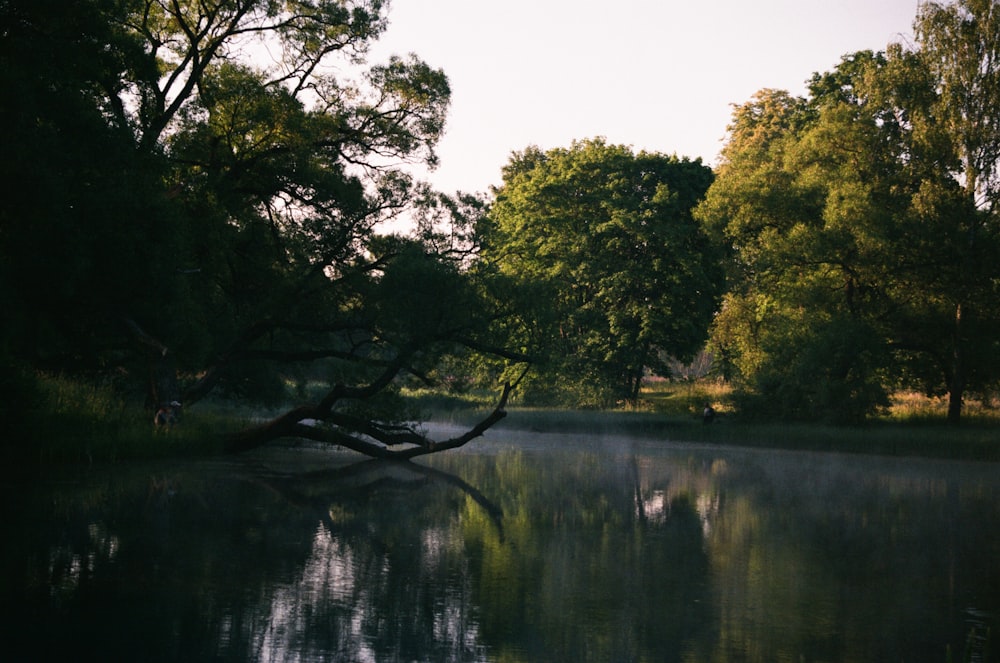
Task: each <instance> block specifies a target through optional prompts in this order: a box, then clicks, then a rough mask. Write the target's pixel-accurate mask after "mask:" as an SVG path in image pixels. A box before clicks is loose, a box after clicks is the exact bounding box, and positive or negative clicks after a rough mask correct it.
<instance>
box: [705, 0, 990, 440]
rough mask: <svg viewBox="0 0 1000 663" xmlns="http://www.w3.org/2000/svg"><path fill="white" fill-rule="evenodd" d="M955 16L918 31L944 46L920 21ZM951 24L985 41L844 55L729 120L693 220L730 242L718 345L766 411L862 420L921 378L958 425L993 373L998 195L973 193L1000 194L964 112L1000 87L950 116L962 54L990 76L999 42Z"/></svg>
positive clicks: (967, 94)
mask: <svg viewBox="0 0 1000 663" xmlns="http://www.w3.org/2000/svg"><path fill="white" fill-rule="evenodd" d="M935 7H936V8H935ZM952 9H955V8H952ZM951 11H952V10H947V11H946V10H944V9H942V8H940V7H938V6H935V5H927V6H925V8H924V9H923V10H922V14H921V16H919V17H918V21H917V25H918V36H919V37H920V39H921V40H922V41H923V42H927V43H930V42H933V41H934V39H938V40H941V39H944V37H943V36H941V35H939V36H938V37H935V38H933V39H931V38H930V37H929V36H928V35H929V32H928V30H929V27H928V26H930V25H937V26H939V27H940V26H941V25H942V20H943V19H942V14H941V13H940V12H944V15H949V16H954V15H953V14H952V13H951ZM966 11H967V12H972V11H973V10H972V9H971V8H966V9H963V10H962V12H966ZM979 11H980V12H982V11H985V9H984V7H980V8H979ZM962 12H959V13H962ZM980 23H985V20H983V21H981V22H980ZM943 24H944V25H951V28H950V29H951V30H952V32H953V33H954V34H955V35H958V34H959V33H961V34H963V35H964V37H963V39H966V40H969V39H971V35H972V34H973V33H976V31H977V30H979V34H980V36H981V37H982V38H983V40H984V42H982V43H978V44H974V41H975V40H972V41H967V43H966V44H965V45H964V46H963V45H960V44H958V43H955V42H949V44H950V45H948V46H943V45H940V44H939V46H935V47H926V46H925V47H923V48H921V49H919V50H915V51H906V50H904V49H903V48H902V47H900V46H896V45H894V46H890V48H889V49H888V51H887V52H886V53H877V54H873V53H870V52H862V53H856V54H853V55H851V56H845V57H844V58H843V60H842V62H841V64H840V66H839V67H838V68H837V69H836V70H834V71H833V72H829V73H826V74H823V75H815V76H814V77H813V79H812V81H811V83H810V93H811V96H810V98H809V99H801V100H791V99H790V98H789V97H788V95H787V93H780V92H777V93H776V92H764V93H761V94H760V95H759V96H758V97H757V98H756V99H755V100H754V101H753V102H751V103H749V104H747V105H745V106H743V107H741V108H739V109H738V110H737V112H736V113H735V114H734V123H733V125H732V127H731V138H730V141H729V143H728V144H727V146H726V150H725V152H724V156H725V159H724V163H723V164H722V166H721V167H720V169H719V173H718V178H717V179H716V182H715V184H714V185H713V187H712V189H711V190H710V191H709V193H708V196H707V198H706V202H705V204H704V205H703V206H702V207H701V208H700V209H699V215H700V216H701V218H703V219H704V220H705V221H706V223H707V224H708V226H709V227H711V228H713V229H714V231H715V232H716V233H718V234H719V236H720V237H722V238H723V239H724V241H725V242H726V243H727V244H728V245H730V246H732V247H733V252H732V259H733V260H732V269H731V273H732V276H733V277H734V278H733V281H732V283H733V287H732V289H731V292H730V294H729V295H728V296H727V299H726V301H725V303H724V305H723V309H722V312H721V313H720V315H719V317H718V318H717V320H716V322H715V326H714V333H713V342H714V344H715V347H716V349H717V350H718V351H719V354H721V355H723V356H725V357H727V358H732V361H733V363H734V364H735V365H736V366H737V367H738V368H740V369H742V373H743V376H744V378H747V379H748V382H749V383H750V385H751V386H752V387H753V388H754V389H755V390H756V395H757V396H758V397H759V399H760V402H755V403H754V404H753V405H754V407H756V408H760V409H763V410H770V411H771V412H776V413H781V414H783V415H785V416H788V415H799V416H808V417H817V416H819V417H826V418H833V419H837V420H860V419H863V418H864V417H865V416H867V415H868V414H871V413H872V412H874V411H876V410H877V409H878V407H880V406H881V405H883V404H884V403H885V402H886V391H887V390H888V389H889V388H892V387H893V386H896V385H899V384H907V383H909V384H912V383H913V382H914V380H916V381H918V382H919V383H920V384H921V385H922V386H923V387H924V388H926V389H927V390H928V391H932V392H936V391H938V390H939V389H941V390H943V391H945V392H948V393H949V394H950V403H949V413H948V418H949V420H951V421H953V422H957V421H958V420H959V417H960V412H961V402H962V398H963V393H964V391H965V389H966V388H968V386H969V385H971V384H975V385H977V386H978V387H979V388H983V387H984V386H986V385H987V384H988V383H989V382H990V381H991V380H995V379H996V376H997V375H998V373H997V370H996V368H997V367H996V362H995V361H993V359H992V356H993V355H994V354H995V353H994V349H995V347H996V343H997V337H996V334H995V332H994V331H993V330H994V329H995V327H996V322H997V321H1000V315H998V311H997V309H996V307H995V306H994V305H992V302H994V301H995V300H996V286H997V282H998V278H997V277H998V274H997V272H996V267H995V266H996V265H997V257H998V255H1000V254H998V249H1000V243H998V242H997V239H998V237H997V234H996V230H995V226H996V224H995V223H994V222H993V221H992V215H993V212H992V203H983V202H977V196H984V197H983V198H982V200H983V201H989V200H992V198H993V197H994V194H993V193H990V189H989V184H988V183H989V182H990V181H991V180H992V179H995V174H993V173H994V170H991V169H990V168H986V166H985V165H984V164H987V163H990V159H989V157H988V154H989V153H990V150H991V149H994V148H991V147H990V143H989V140H988V139H987V137H986V136H987V135H989V134H990V131H989V130H988V122H987V121H985V120H975V119H968V120H967V119H965V118H974V117H976V116H979V117H985V115H989V112H990V111H988V110H983V109H982V108H980V107H979V104H982V103H988V101H987V100H988V98H989V94H990V92H991V90H989V89H987V88H988V87H989V86H988V84H987V82H986V81H985V80H980V81H978V82H976V81H974V80H970V81H966V82H964V83H961V86H962V89H963V90H964V92H963V93H962V94H960V95H959V96H960V97H962V99H965V100H966V102H967V103H968V104H969V107H968V108H966V109H964V110H961V111H958V114H957V115H956V114H955V113H956V108H957V105H958V103H959V101H960V100H959V99H951V100H949V99H948V95H949V94H954V90H953V88H954V87H955V85H957V83H955V82H954V81H952V82H948V81H949V80H951V79H949V78H948V75H946V74H945V73H944V72H946V71H950V70H951V69H950V67H951V65H948V64H947V63H948V62H950V61H951V60H953V59H954V57H953V56H954V55H955V54H957V53H959V52H961V53H975V54H976V55H975V57H974V58H973V60H975V62H966V63H965V64H964V65H963V67H961V69H962V70H963V71H965V72H967V73H969V72H983V71H988V70H990V69H991V68H992V66H993V65H992V63H993V56H992V55H990V53H991V52H992V51H991V48H992V47H990V46H989V45H988V44H987V43H985V42H988V41H989V40H988V39H987V38H986V37H987V34H988V33H989V30H986V29H984V28H975V27H974V24H976V22H975V21H972V20H971V19H970V20H969V21H968V24H967V25H965V26H964V27H959V26H956V25H954V24H952V23H949V21H948V20H945V21H944V23H943ZM921 26H922V27H921ZM942 43H943V42H942ZM978 58H981V59H978ZM972 78H973V79H975V78H976V76H972ZM987 78H988V77H987ZM977 86H978V87H977ZM980 88H982V89H981V90H980ZM949 90H951V92H949ZM975 90H979V91H976V92H973V91H975ZM994 92H995V91H994ZM963 95H964V96H963ZM973 98H974V99H975V100H976V101H974V102H973V101H972V99H973ZM987 108H989V107H988V106H987ZM963 127H964V128H963ZM973 127H975V128H976V129H975V130H973ZM963 132H964V133H963ZM993 153H994V154H995V151H994V152H993ZM975 155H978V156H975ZM994 161H995V159H994ZM976 164H979V165H976ZM993 168H995V164H994V166H993ZM972 182H976V184H972V188H971V189H970V188H969V185H970V183H972ZM837 339H841V340H840V341H838V340H837ZM848 339H850V341H851V343H850V344H848V345H845V344H844V341H846V340H848ZM831 342H832V343H834V345H833V346H831ZM851 347H853V348H854V351H853V353H852V352H850V348H851ZM838 348H841V349H840V350H838ZM817 350H818V351H817ZM846 359H850V361H846ZM838 366H839V368H837V367H838ZM831 394H832V395H833V396H834V397H833V398H831V397H830V395H831ZM838 404H839V405H838Z"/></svg>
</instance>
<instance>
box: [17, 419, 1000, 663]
mask: <svg viewBox="0 0 1000 663" xmlns="http://www.w3.org/2000/svg"><path fill="white" fill-rule="evenodd" d="M998 470H1000V467H998V466H997V465H994V464H976V463H960V462H947V461H928V460H919V459H899V458H887V457H879V456H851V455H837V454H817V453H797V452H786V451H770V450H760V449H753V450H750V449H740V448H723V447H713V446H704V445H703V446H699V445H683V444H672V443H666V442H659V441H651V440H631V439H626V438H618V437H606V436H605V437H597V436H581V435H553V434H545V435H541V434H528V433H514V432H512V431H490V432H489V433H488V434H487V435H486V437H485V438H483V439H481V440H478V441H476V442H473V443H472V444H470V445H468V446H467V447H464V448H462V449H459V450H454V451H449V452H445V453H442V454H438V455H435V456H431V457H425V458H423V459H420V460H418V461H416V462H414V463H384V462H373V461H366V460H364V459H362V458H359V457H358V456H357V455H355V454H352V453H349V452H343V451H329V450H323V449H318V448H315V447H311V446H304V447H296V448H285V447H282V448H274V449H269V450H263V451H258V452H254V453H251V454H247V455H244V456H240V457H236V458H223V459H218V458H216V459H209V460H195V461H183V462H164V463H155V464H121V465H114V466H98V465H95V466H92V467H85V468H77V469H74V470H64V471H61V472H58V473H53V474H51V475H48V476H46V477H45V478H43V479H37V478H33V479H30V480H28V479H24V480H18V479H13V480H11V481H8V482H7V484H6V485H5V486H4V492H3V496H2V497H3V499H4V501H5V503H6V505H7V509H6V513H7V514H8V523H9V530H8V534H7V535H6V536H5V537H4V539H5V542H4V545H3V547H2V550H3V552H2V558H0V559H2V564H3V569H2V571H3V576H2V577H3V580H2V585H0V590H2V591H0V595H2V597H3V602H2V605H3V610H4V612H3V615H2V623H3V632H2V636H3V638H2V643H3V644H0V647H3V650H2V651H3V652H4V653H3V654H0V655H2V656H3V659H4V660H8V661H55V660H60V661H71V660H72V661H76V660H79V661H83V660H102V661H361V662H364V661H372V662H379V663H381V662H384V661H435V662H437V661H496V662H500V661H503V662H510V661H574V662H584V661H600V662H602V663H603V662H609V661H678V662H685V663H694V662H703V661H704V662H715V661H718V662H729V661H743V662H760V663H765V662H766V663H771V662H775V661H789V662H792V661H794V662H799V661H831V662H832V661H844V662H847V661H877V662H882V661H893V662H897V661H905V662H919V661H929V662H933V663H945V661H948V660H954V661H961V660H978V661H997V660H1000V658H998V656H1000V641H998V636H997V635H996V634H997V632H998V627H1000V472H998ZM991 633H992V635H990V634H991ZM949 657H950V659H949ZM963 657H967V658H965V659H963Z"/></svg>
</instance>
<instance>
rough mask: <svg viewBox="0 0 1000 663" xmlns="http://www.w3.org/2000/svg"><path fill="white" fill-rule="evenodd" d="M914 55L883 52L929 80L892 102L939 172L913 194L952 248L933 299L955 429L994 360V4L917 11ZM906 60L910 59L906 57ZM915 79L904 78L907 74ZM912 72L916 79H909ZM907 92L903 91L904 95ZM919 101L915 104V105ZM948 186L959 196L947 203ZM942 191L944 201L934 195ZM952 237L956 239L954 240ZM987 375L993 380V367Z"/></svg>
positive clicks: (998, 240)
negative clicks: (945, 334)
mask: <svg viewBox="0 0 1000 663" xmlns="http://www.w3.org/2000/svg"><path fill="white" fill-rule="evenodd" d="M914 27H915V31H916V38H917V43H916V46H917V48H916V52H915V54H912V55H911V54H910V53H907V52H905V51H904V49H902V48H900V47H897V48H894V49H892V50H891V54H892V55H893V60H894V61H895V62H896V63H897V64H899V66H900V68H905V67H907V66H909V67H910V68H916V69H917V71H918V72H920V71H921V68H925V69H924V70H925V71H926V72H927V73H928V74H929V76H928V80H929V82H930V86H929V92H930V94H928V93H927V92H925V93H924V94H923V95H921V97H919V98H917V99H912V98H905V97H903V98H902V99H901V101H902V102H903V103H904V104H907V105H908V106H909V107H910V108H911V109H912V114H911V117H912V118H913V120H912V122H911V123H910V125H909V126H908V127H907V128H908V129H909V130H910V133H911V136H910V138H911V140H912V141H913V142H914V143H915V144H916V145H917V146H919V147H920V148H922V149H923V150H924V151H925V152H927V153H929V154H931V155H933V156H935V157H937V159H938V163H940V164H942V166H943V167H944V168H946V169H947V170H946V171H945V174H947V176H948V178H947V179H946V180H945V182H944V183H943V184H942V186H940V187H937V188H935V189H930V188H929V190H928V191H926V192H925V193H924V195H922V197H921V202H922V203H923V205H922V208H921V211H923V212H925V215H926V214H930V215H931V216H932V218H934V220H938V221H939V222H943V223H945V224H946V225H947V226H949V228H948V229H947V231H946V232H947V236H948V237H949V239H950V240H951V241H952V242H954V243H951V242H949V244H950V247H951V248H952V249H953V250H954V253H953V254H952V256H951V257H952V260H951V261H950V262H949V266H948V269H947V270H946V272H945V274H944V275H943V276H944V278H943V279H942V283H941V285H942V288H941V289H940V291H941V302H942V303H946V304H947V305H948V306H949V308H950V309H951V313H952V324H951V330H950V343H949V344H948V346H949V347H950V353H949V354H950V357H949V366H948V368H947V371H946V373H947V385H948V393H949V406H948V419H949V421H951V422H953V423H958V421H959V420H960V417H961V411H962V403H963V397H964V394H965V392H966V389H967V388H968V387H969V386H970V382H971V381H973V380H975V379H976V378H979V381H980V382H981V381H982V377H983V376H977V375H976V373H977V370H976V369H977V367H979V368H982V367H983V366H984V364H983V363H982V362H984V361H988V360H989V359H990V358H991V357H993V356H995V348H996V345H997V342H998V337H997V335H996V332H995V329H996V324H997V322H998V320H1000V311H998V310H997V307H996V306H995V305H992V302H995V301H996V299H997V297H996V296H997V294H998V293H997V285H998V281H1000V273H998V272H997V267H996V266H997V258H998V256H1000V250H998V249H1000V235H998V227H997V226H998V224H997V219H996V214H997V211H998V209H997V204H998V202H1000V6H998V3H997V2H995V1H994V0H958V1H957V2H955V3H953V4H950V5H941V4H938V3H933V2H931V3H926V4H923V5H921V8H920V11H919V13H918V15H917V20H916V22H915V23H914ZM913 55H915V56H916V57H913ZM914 75H915V74H912V73H911V74H910V76H914ZM916 75H919V73H918V74H916ZM907 91H909V90H907ZM919 102H924V103H923V104H920V103H919ZM956 188H957V189H958V190H960V191H961V195H959V196H956V195H955V191H956ZM942 193H943V195H942ZM956 240H957V241H956ZM988 363H989V364H991V365H993V375H992V376H990V377H993V378H995V377H996V372H995V371H996V367H995V362H992V361H990V362H988Z"/></svg>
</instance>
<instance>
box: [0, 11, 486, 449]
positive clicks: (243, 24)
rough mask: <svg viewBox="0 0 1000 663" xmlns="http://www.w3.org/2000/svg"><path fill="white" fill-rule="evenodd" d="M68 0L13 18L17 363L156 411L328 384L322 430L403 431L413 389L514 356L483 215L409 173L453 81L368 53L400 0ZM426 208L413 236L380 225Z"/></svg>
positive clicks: (6, 275) (272, 399) (10, 277)
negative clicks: (488, 272)
mask: <svg viewBox="0 0 1000 663" xmlns="http://www.w3.org/2000/svg"><path fill="white" fill-rule="evenodd" d="M63 4H64V3H51V2H48V0H43V1H42V2H33V1H32V2H26V1H23V0H14V1H12V2H6V3H3V4H2V5H0V12H2V19H3V23H4V25H5V26H6V27H5V29H4V31H3V34H2V43H0V59H2V65H3V66H2V67H0V70H2V72H3V73H2V77H3V78H2V79H0V83H2V84H3V85H4V86H5V89H6V90H7V91H8V94H7V95H5V101H4V102H3V103H2V104H0V120H2V121H3V122H4V126H5V127H6V128H7V129H8V130H7V131H5V133H4V137H3V139H2V140H3V143H2V148H3V152H4V155H5V159H4V161H3V163H4V166H3V168H4V172H3V176H4V178H5V180H6V181H7V182H8V183H11V184H12V186H13V188H14V189H16V190H18V191H19V192H20V194H21V195H19V196H17V197H15V198H14V199H13V200H12V202H11V204H10V205H5V207H4V209H3V210H2V211H0V222H2V228H3V232H2V234H0V255H2V258H3V260H2V261H0V265H2V266H0V303H3V305H4V308H5V310H6V311H7V312H8V314H9V319H10V320H11V324H10V325H5V327H4V329H3V331H2V332H0V334H2V336H0V347H3V348H5V349H6V350H7V352H8V353H9V354H10V357H11V360H12V361H13V362H20V363H22V364H23V365H25V366H27V367H29V368H32V369H36V370H38V369H47V370H50V371H53V372H57V373H59V374H62V375H67V376H74V377H75V378H76V379H80V380H83V381H84V382H89V383H91V384H113V385H114V386H115V387H117V388H120V389H121V393H123V394H125V395H126V396H128V397H129V398H133V397H134V396H135V395H137V394H143V393H144V398H145V401H146V403H147V406H149V407H155V406H156V404H157V403H162V402H167V401H170V400H173V399H181V400H183V401H184V403H185V406H186V407H190V406H192V405H194V404H195V403H197V402H199V401H201V400H203V399H204V398H206V397H207V396H208V395H209V394H211V393H221V394H223V395H226V396H229V397H239V398H241V399H245V400H247V401H248V402H261V403H270V404H274V403H277V402H280V401H283V400H285V399H286V397H287V393H286V391H285V390H286V386H287V385H288V384H296V383H306V382H311V383H312V384H321V383H322V384H325V385H326V387H327V389H328V390H329V391H328V392H327V393H326V394H325V395H324V396H323V397H322V398H321V403H320V405H319V407H318V409H316V410H315V411H314V412H313V413H312V415H311V416H312V417H313V418H322V417H323V416H325V414H328V413H330V412H334V411H337V412H339V413H340V414H341V415H342V420H341V423H342V424H344V425H345V426H346V427H347V428H350V426H347V424H346V423H345V422H347V421H352V422H357V421H362V420H364V418H365V417H372V418H390V419H391V418H392V416H391V415H390V414H389V412H390V411H391V409H392V408H391V407H390V406H389V405H387V403H389V402H391V401H392V399H393V396H392V393H393V392H394V391H395V390H396V388H397V386H396V384H395V383H396V381H397V378H398V377H400V376H402V375H412V376H416V377H417V378H418V379H421V380H431V379H433V377H434V371H435V363H436V362H439V361H444V360H445V358H446V357H448V356H449V355H450V354H452V353H476V352H478V353H490V352H493V351H498V350H501V349H502V347H501V346H502V337H497V336H496V335H492V334H491V332H490V329H489V326H490V324H491V323H492V318H491V317H490V315H489V312H488V307H489V304H488V301H487V300H486V299H485V298H484V297H483V296H482V290H481V287H480V286H477V285H475V284H474V283H473V279H474V274H473V273H472V272H470V271H469V270H468V256H469V255H470V254H469V246H468V245H467V244H468V233H467V232H466V231H467V229H468V228H471V227H472V226H473V225H474V223H475V218H476V216H477V215H478V214H480V213H481V210H482V205H481V204H480V202H479V201H477V200H475V199H474V197H468V196H461V195H460V196H456V197H455V198H451V197H449V196H446V195H444V194H433V193H432V192H429V191H428V190H427V188H426V187H424V186H422V185H418V184H417V183H415V182H414V181H413V180H412V178H411V177H410V176H409V175H407V174H406V173H405V172H404V171H403V170H402V169H401V166H402V165H405V164H407V163H413V162H423V163H425V164H429V165H434V164H435V163H436V160H437V157H436V154H435V152H434V148H435V145H436V142H437V140H438V139H439V137H440V136H441V134H442V132H443V129H444V121H445V117H446V111H447V108H448V104H449V100H450V87H449V83H448V80H447V77H446V76H445V75H444V73H443V72H441V71H440V70H436V69H433V68H431V67H429V66H428V65H426V64H425V63H423V62H422V61H420V60H419V59H418V58H416V57H415V56H412V55H411V56H407V57H405V58H404V57H391V58H389V59H388V61H386V62H375V63H372V62H369V61H368V60H367V49H368V45H369V44H370V43H371V41H372V40H374V39H377V38H378V37H379V35H380V34H381V33H382V32H383V31H384V29H385V27H386V25H387V17H386V11H387V3H383V2H382V1H381V0H348V1H347V2H343V1H340V0H318V1H317V0H293V1H290V2H282V3H275V2H270V1H269V0H212V1H210V2H204V1H202V0H199V1H198V2H195V1H193V0H190V1H189V0H180V1H178V2H172V3H155V2H143V1H141V0H126V1H125V2H120V1H118V0H82V1H81V2H78V3H73V6H72V7H71V8H70V9H69V10H68V11H64V9H66V8H64V7H63V6H62V5H63ZM265 53H271V54H280V55H279V56H278V57H277V58H276V59H274V60H272V61H270V62H268V61H267V60H266V59H263V58H262V55H263V54H265ZM421 207H422V208H423V211H420V212H418V213H417V216H421V215H422V218H423V219H424V220H429V221H428V222H427V223H424V224H421V227H420V230H421V233H420V234H419V236H417V237H415V238H413V239H408V240H407V239H402V238H399V237H393V236H386V235H385V234H384V233H383V232H382V231H381V230H380V228H381V227H382V226H383V225H384V224H385V223H387V222H389V221H393V220H395V219H397V218H399V217H400V216H401V215H403V214H404V213H409V212H410V211H411V210H413V209H414V208H421ZM449 230H451V232H449ZM463 233H464V234H463ZM443 292H448V293H450V297H449V298H444V297H441V293H443ZM493 341H498V343H497V344H496V345H493ZM380 395H381V396H380ZM362 402H366V403H369V404H370V405H371V407H370V408H368V409H366V407H365V406H364V405H362V404H361V403H362ZM397 416H402V415H401V414H399V415H397ZM355 427H357V426H356V425H355ZM287 430H288V429H287V427H286V428H282V429H281V430H275V431H273V432H274V434H275V435H280V434H282V432H287Z"/></svg>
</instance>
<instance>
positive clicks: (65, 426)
mask: <svg viewBox="0 0 1000 663" xmlns="http://www.w3.org/2000/svg"><path fill="white" fill-rule="evenodd" d="M33 387H34V389H35V390H36V392H37V395H36V397H35V399H34V403H33V404H32V406H31V407H30V408H29V409H28V410H27V411H24V412H21V413H19V414H18V417H17V421H16V422H15V423H14V424H13V425H12V430H10V435H9V436H8V437H7V439H6V440H5V442H6V444H5V446H6V450H5V451H6V453H7V455H8V457H10V458H12V459H14V460H20V461H22V462H27V463H32V464H33V463H38V464H39V465H49V464H60V463H80V462H87V463H90V462H97V461H117V460H126V459H140V458H162V457H167V456H176V455H195V454H202V453H214V452H217V451H219V450H220V449H221V445H219V444H218V442H217V441H216V440H215V437H216V436H215V435H213V434H212V433H213V432H217V431H218V430H219V422H217V421H214V420H213V417H211V416H208V417H205V416H200V417H190V418H188V417H186V418H185V420H184V424H183V425H182V426H180V425H179V426H174V427H172V428H170V429H168V430H158V429H156V427H155V426H154V425H153V421H152V413H150V412H148V411H147V410H146V409H145V408H144V407H143V406H142V404H141V403H136V402H130V401H128V400H126V399H124V398H122V397H121V395H119V394H118V393H117V392H115V391H114V390H113V389H111V388H110V387H105V386H100V385H92V384H87V383H84V382H81V381H76V380H72V379H67V378H64V377H61V376H45V375H42V376H36V377H35V381H34V385H33Z"/></svg>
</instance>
